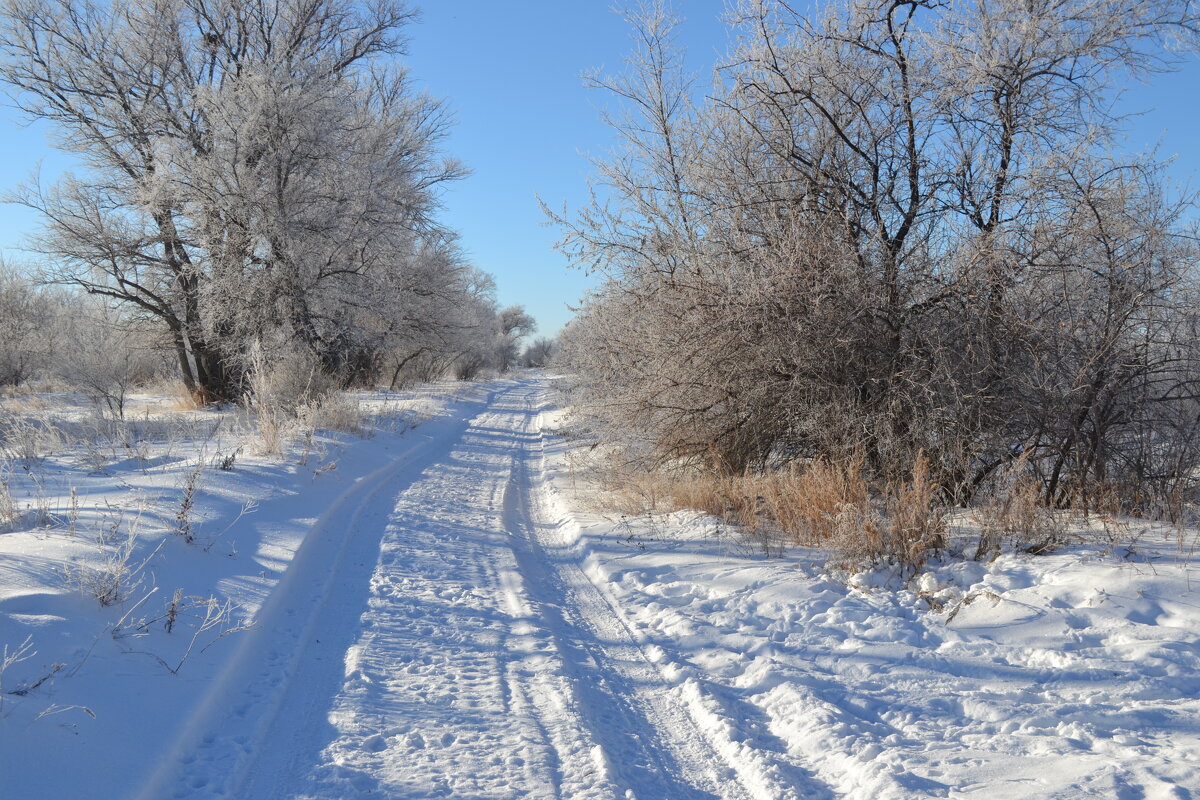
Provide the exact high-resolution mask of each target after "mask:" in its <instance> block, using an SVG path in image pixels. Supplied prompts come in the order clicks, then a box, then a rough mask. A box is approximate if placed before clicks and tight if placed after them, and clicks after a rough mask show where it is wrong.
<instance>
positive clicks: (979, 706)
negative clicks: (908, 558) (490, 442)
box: [543, 416, 1200, 798]
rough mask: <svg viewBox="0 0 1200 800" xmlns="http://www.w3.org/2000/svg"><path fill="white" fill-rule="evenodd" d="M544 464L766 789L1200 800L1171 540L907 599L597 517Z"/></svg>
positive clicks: (703, 707) (1198, 727)
mask: <svg viewBox="0 0 1200 800" xmlns="http://www.w3.org/2000/svg"><path fill="white" fill-rule="evenodd" d="M546 422H547V423H548V424H549V423H550V422H552V419H551V418H550V417H549V416H547V419H546ZM544 464H545V475H546V483H545V484H544V485H543V493H544V496H545V501H544V502H545V503H546V505H547V506H549V507H551V508H553V509H554V515H555V516H557V517H558V518H559V519H560V524H559V526H558V531H557V535H558V536H559V537H560V539H561V541H562V543H563V545H564V546H569V547H571V548H573V551H574V553H575V554H576V557H577V558H579V559H581V560H582V561H583V562H584V563H585V564H586V569H587V571H588V574H589V576H590V577H591V579H592V580H593V581H594V582H595V583H596V584H597V586H599V587H601V588H602V590H603V591H604V592H605V593H606V594H607V596H608V597H609V598H610V600H611V604H612V606H613V607H614V609H619V613H620V614H621V615H622V617H623V618H624V620H625V621H626V623H627V624H628V625H629V626H630V627H631V628H632V629H635V630H637V631H638V632H639V633H640V635H641V637H643V640H644V647H645V648H646V649H647V650H648V651H650V652H652V653H654V655H655V659H656V660H657V663H658V666H659V668H660V670H661V671H662V672H663V674H664V675H665V676H667V677H668V678H669V679H670V680H671V681H673V687H674V688H673V691H674V696H675V698H676V701H677V702H678V703H680V704H681V705H683V706H685V707H687V708H688V709H689V712H690V715H691V717H692V719H693V720H694V721H695V723H696V724H697V725H699V726H702V727H704V728H706V729H707V730H709V731H711V732H712V734H713V735H714V736H719V737H721V738H723V739H724V740H725V741H726V742H727V745H726V748H725V749H726V752H727V755H728V758H729V760H730V761H731V763H735V764H736V763H743V764H746V765H754V764H755V763H758V764H759V765H760V766H761V772H762V776H763V777H762V780H763V782H764V785H765V786H767V787H773V788H774V789H775V790H778V791H782V790H783V789H785V788H788V787H789V786H790V787H796V786H801V787H804V791H806V792H807V793H808V794H807V795H802V796H822V794H823V795H825V796H831V797H854V798H916V797H980V798H995V797H1004V798H1047V797H1062V798H1070V797H1147V798H1156V797H1161V798H1186V797H1192V796H1194V795H1197V794H1200V633H1198V632H1200V580H1196V574H1197V571H1196V564H1195V563H1194V562H1193V561H1191V560H1188V561H1184V562H1181V561H1180V556H1179V551H1178V550H1177V548H1176V547H1175V546H1174V544H1173V543H1172V542H1171V541H1169V540H1167V539H1166V538H1163V539H1162V541H1157V542H1155V541H1150V538H1152V537H1144V538H1143V541H1142V542H1141V546H1142V552H1141V554H1140V555H1139V558H1138V560H1134V561H1131V560H1124V559H1121V558H1117V557H1115V556H1114V555H1112V554H1103V553H1100V552H1096V551H1094V550H1088V549H1084V548H1068V549H1065V550H1063V551H1060V552H1058V553H1055V554H1051V555H1044V556H1025V555H1006V556H1003V557H1001V558H999V559H997V560H996V561H994V562H992V563H990V564H979V563H976V562H969V561H968V562H962V561H958V562H952V563H951V562H947V563H944V564H935V565H931V568H930V570H929V571H928V572H927V573H926V574H924V575H923V576H921V577H920V578H919V579H918V580H917V581H914V582H913V583H912V584H911V585H909V586H904V585H902V584H901V582H900V581H898V580H897V579H896V578H895V577H894V576H892V575H891V574H889V573H888V572H886V571H876V572H871V573H866V574H862V575H859V576H856V577H854V578H851V579H849V580H838V579H835V578H833V577H830V576H829V575H827V574H824V573H823V572H821V571H820V570H819V569H817V568H816V567H815V566H814V564H815V563H816V560H817V559H816V554H813V553H807V552H804V551H793V552H792V553H790V554H788V555H786V556H785V557H784V558H780V559H770V560H765V559H763V558H762V557H760V556H758V555H756V554H753V553H750V552H748V548H743V547H742V546H740V545H739V543H738V542H736V541H735V540H733V539H731V538H730V537H731V534H730V533H729V532H728V530H727V529H724V530H723V527H722V526H718V525H716V524H715V523H714V521H713V520H711V519H709V518H705V517H703V516H701V515H698V514H695V513H676V514H672V515H667V516H659V517H656V518H653V519H650V518H636V519H635V518H621V519H620V520H617V521H614V520H612V519H608V518H605V517H604V516H602V515H599V514H594V513H584V512H580V511H579V510H578V508H579V507H580V506H581V505H582V503H581V501H580V499H579V497H578V496H577V494H576V491H575V488H574V483H573V481H572V479H571V477H570V475H569V473H568V470H567V458H566V445H565V443H563V442H562V441H561V440H558V439H554V438H547V439H546V440H545V443H544ZM935 609H937V610H935ZM789 770H790V771H789ZM796 776H800V777H796ZM789 781H791V782H790V783H789ZM779 796H783V795H779Z"/></svg>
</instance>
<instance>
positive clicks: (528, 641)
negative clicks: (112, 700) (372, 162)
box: [142, 381, 762, 800]
mask: <svg viewBox="0 0 1200 800" xmlns="http://www.w3.org/2000/svg"><path fill="white" fill-rule="evenodd" d="M546 402H547V390H546V388H545V385H544V383H541V382H534V381H526V382H520V383H515V384H509V385H507V386H506V387H503V388H500V389H497V390H496V391H495V392H493V393H492V394H491V396H490V397H489V399H488V402H487V403H486V406H485V407H484V408H483V410H482V411H481V412H480V413H477V414H475V415H474V416H472V417H470V418H469V419H467V418H464V419H463V420H461V422H460V424H456V425H447V426H443V428H442V429H440V431H439V433H438V434H437V435H436V436H435V437H434V438H431V439H429V440H428V441H426V442H425V443H424V444H423V445H421V448H422V452H419V453H414V452H411V451H410V452H409V453H408V454H407V455H406V457H405V458H404V459H402V460H401V461H399V462H397V464H396V465H394V466H390V467H387V468H384V469H383V470H381V471H379V472H377V473H375V474H374V475H372V476H369V477H368V478H365V479H364V480H362V481H360V482H359V483H358V484H356V485H355V486H354V487H353V488H351V489H350V490H349V491H347V492H346V493H345V494H344V495H343V496H342V497H341V498H340V499H339V500H338V501H337V502H336V503H335V504H334V506H333V507H332V508H331V509H330V511H329V512H328V513H327V514H326V515H325V517H324V518H323V519H322V520H321V521H320V522H319V523H318V524H317V526H316V527H315V528H314V530H313V532H312V533H310V534H309V538H308V539H307V540H306V542H305V544H304V546H303V547H302V549H301V550H300V552H299V553H298V554H297V555H296V558H295V560H294V561H293V563H292V566H291V567H290V568H289V571H288V574H287V575H286V577H285V578H284V580H283V581H282V582H281V584H280V585H279V587H278V588H277V589H276V590H275V592H274V593H273V594H272V597H271V599H270V600H269V601H268V603H267V604H266V605H265V606H264V608H263V610H262V612H261V613H260V615H259V620H258V623H257V625H256V627H255V629H254V630H253V631H251V632H250V633H249V634H247V640H246V641H245V642H243V643H242V645H241V647H240V649H239V652H238V654H237V656H236V657H235V658H234V660H233V663H231V665H230V666H229V668H228V669H227V670H226V672H225V674H224V675H223V677H222V679H221V680H220V681H218V682H217V683H216V684H215V685H214V687H213V689H212V690H211V691H210V693H209V697H208V699H207V701H206V702H205V703H204V704H202V706H201V709H200V711H199V712H198V713H197V714H196V715H195V716H194V718H193V719H192V720H191V721H190V724H189V725H188V726H187V728H186V730H185V731H184V733H183V735H182V737H181V738H180V741H179V742H178V743H177V745H176V746H175V749H174V753H173V754H172V756H171V757H170V758H169V759H167V760H166V761H165V762H164V765H163V768H162V769H161V770H160V771H159V772H158V774H157V775H156V776H155V777H154V779H153V780H152V781H151V782H150V783H149V784H148V785H147V786H146V787H145V790H144V791H143V794H142V796H143V797H145V798H160V797H170V796H174V797H196V798H200V797H242V798H256V800H257V799H259V798H262V799H263V800H266V799H267V798H308V797H311V798H350V797H359V796H364V797H368V796H369V797H380V796H383V797H395V798H428V797H458V798H463V797H488V798H507V797H513V798H515V797H535V798H541V797H567V798H633V797H637V798H643V799H647V798H678V799H679V800H686V799H687V798H731V799H734V800H735V799H736V798H746V797H756V796H762V794H761V792H758V793H756V792H755V791H754V788H755V786H758V785H761V784H759V783H757V782H755V781H753V780H750V781H744V780H743V776H742V774H741V773H740V770H742V769H744V768H751V769H753V768H756V767H757V765H756V764H754V763H753V762H752V761H751V762H749V763H747V764H739V763H736V762H735V763H730V762H729V761H727V760H726V759H725V758H723V757H722V753H721V749H720V746H719V743H714V742H713V741H712V740H711V737H709V736H707V735H706V734H705V733H704V732H703V731H702V729H701V728H699V727H697V725H696V724H695V722H694V721H693V720H692V719H691V718H690V717H689V716H688V714H687V712H686V711H685V710H684V709H683V708H682V707H681V706H679V705H678V704H677V703H675V702H673V700H672V697H671V694H670V692H669V687H668V685H667V682H666V679H665V677H664V675H663V674H662V672H661V671H660V669H659V667H657V666H656V665H655V664H654V662H653V661H652V660H651V659H649V658H648V657H647V655H646V654H645V652H644V651H643V646H644V645H643V643H642V642H640V641H639V639H638V637H637V636H636V635H635V634H634V633H633V632H631V630H630V629H629V628H628V627H626V624H625V623H624V622H623V621H622V620H623V614H622V613H621V612H620V611H619V610H617V609H616V608H614V607H613V606H612V603H611V600H610V599H609V598H608V596H607V595H606V594H605V593H603V592H602V591H600V590H599V589H598V588H597V587H596V586H595V585H593V584H592V582H591V581H590V580H589V578H588V577H587V576H586V575H585V574H584V572H583V571H582V570H581V569H580V568H579V566H578V564H577V561H576V560H575V559H574V558H572V557H570V555H569V554H568V553H567V552H566V551H565V550H564V548H563V547H562V546H561V542H560V541H559V537H558V535H557V528H558V523H559V521H558V520H555V519H553V518H550V516H549V511H548V508H547V506H546V504H545V503H543V502H541V500H540V496H539V487H540V485H541V480H540V474H539V470H540V465H541V460H540V456H541V443H542V430H541V425H540V424H539V415H540V413H541V410H542V408H543V406H544V404H545V403H546ZM476 411H478V408H476ZM559 551H562V552H559Z"/></svg>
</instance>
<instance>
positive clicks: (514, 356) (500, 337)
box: [493, 305, 537, 372]
mask: <svg viewBox="0 0 1200 800" xmlns="http://www.w3.org/2000/svg"><path fill="white" fill-rule="evenodd" d="M535 330H537V322H536V321H535V320H534V319H533V317H531V316H529V314H527V313H525V308H524V307H523V306H519V305H518V306H508V307H507V308H504V309H502V310H501V311H500V313H499V314H498V315H497V316H496V344H495V350H494V356H493V358H494V362H495V366H496V369H497V370H499V371H500V372H508V371H509V370H510V369H511V368H512V367H514V366H515V365H516V364H517V362H518V360H519V357H520V353H521V350H520V345H521V339H522V338H524V337H525V336H528V335H529V334H531V333H533V332H534V331H535Z"/></svg>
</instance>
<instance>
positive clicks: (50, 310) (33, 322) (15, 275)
mask: <svg viewBox="0 0 1200 800" xmlns="http://www.w3.org/2000/svg"><path fill="white" fill-rule="evenodd" d="M57 311H58V308H57V306H56V303H55V302H54V298H52V297H50V296H48V295H47V294H46V293H45V292H44V291H43V290H40V289H38V288H37V287H36V286H35V285H34V283H33V281H32V280H31V279H29V278H28V277H26V276H24V275H22V274H21V273H19V272H17V271H16V270H15V269H13V268H11V267H9V266H7V265H6V264H5V263H4V262H3V261H2V260H0V386H20V385H21V384H22V383H24V382H26V381H28V380H29V379H30V378H32V377H34V376H35V375H36V374H37V373H39V372H40V371H43V370H44V369H45V368H46V367H47V365H48V364H49V362H50V359H51V356H52V353H53V351H54V347H55V342H54V336H53V331H54V328H55V322H56V321H57Z"/></svg>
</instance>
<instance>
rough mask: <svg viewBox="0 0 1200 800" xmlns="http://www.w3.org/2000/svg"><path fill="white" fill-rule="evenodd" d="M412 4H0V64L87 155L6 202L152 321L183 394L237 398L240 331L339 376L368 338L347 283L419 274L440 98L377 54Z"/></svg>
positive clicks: (382, 282)
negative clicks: (25, 208) (23, 208)
mask: <svg viewBox="0 0 1200 800" xmlns="http://www.w3.org/2000/svg"><path fill="white" fill-rule="evenodd" d="M411 17H412V13H411V12H410V11H409V10H408V9H407V8H405V7H404V6H403V5H402V4H401V3H399V2H393V1H392V0H385V1H384V2H379V3H371V4H359V3H352V2H348V0H270V1H269V2H264V3H241V2H233V1H232V0H156V1H155V2H152V3H141V2H133V0H117V1H116V2H111V3H110V2H101V1H100V0H6V1H5V2H4V3H3V5H2V6H0V54H2V55H3V61H2V64H0V75H2V77H3V78H4V79H5V80H6V81H7V82H8V83H9V84H10V85H11V86H12V87H13V88H14V96H15V98H16V100H17V102H18V104H19V105H20V106H21V107H22V108H23V109H24V111H25V112H26V113H27V114H28V115H29V116H31V117H33V118H39V119H45V120H48V121H50V122H51V123H53V124H54V126H55V131H56V136H57V138H58V142H59V144H60V145H61V146H62V147H64V148H65V149H68V150H70V151H72V152H75V153H77V154H78V155H79V156H80V157H81V159H82V161H83V163H84V165H85V169H84V170H83V171H82V172H81V173H80V174H77V175H71V176H67V177H66V178H64V179H63V180H61V181H60V182H59V183H58V184H56V185H54V186H49V187H46V186H41V185H39V184H37V183H36V182H35V183H34V184H33V185H31V186H29V187H27V188H26V189H25V190H24V191H23V192H21V193H20V194H19V196H18V198H17V199H18V200H19V201H20V202H24V203H26V204H27V205H30V206H32V207H34V208H36V209H38V210H40V211H41V212H43V214H44V215H45V218H46V227H45V230H44V232H43V233H42V235H40V236H39V237H38V238H37V240H36V244H35V246H36V247H37V249H38V250H40V251H41V252H42V253H43V254H44V255H45V256H46V259H47V267H46V279H47V280H49V281H51V282H54V283H59V284H63V285H70V286H75V287H77V288H80V289H82V290H84V291H86V292H88V293H91V294H96V295H101V296H104V297H108V298H110V299H112V300H115V301H118V302H120V303H122V304H123V305H124V306H125V308H126V313H127V314H131V315H134V316H137V317H142V318H145V319H148V320H151V321H153V322H154V323H155V324H157V325H159V326H161V327H162V328H164V329H165V331H166V332H167V334H168V335H169V337H170V340H171V341H172V343H173V346H174V349H175V352H176V356H177V361H178V364H179V370H180V373H181V375H182V377H183V380H184V382H185V383H186V384H187V386H188V388H189V389H191V390H192V391H194V392H195V393H197V394H199V395H202V396H207V397H236V396H239V395H240V393H241V390H242V388H243V387H242V385H241V380H242V371H243V369H244V366H245V365H244V360H245V356H246V354H247V353H248V351H249V348H250V347H251V346H252V345H253V343H255V342H259V343H261V342H263V341H268V340H271V341H285V342H288V343H289V345H288V346H289V347H290V346H291V344H290V343H292V342H295V343H298V344H299V346H301V347H302V348H304V349H306V350H307V351H308V352H309V353H310V354H311V356H312V358H313V359H315V361H316V362H317V363H319V364H320V365H321V368H322V369H324V370H327V371H329V372H331V373H344V372H347V371H348V372H353V371H354V369H355V368H356V366H357V365H359V363H360V361H359V357H358V354H359V352H360V350H361V349H362V347H363V346H364V339H363V337H365V339H366V340H369V339H370V336H369V335H368V334H369V333H372V332H374V331H372V330H371V328H372V325H373V324H374V323H371V322H370V321H369V318H370V317H371V314H362V313H360V312H361V310H362V309H361V308H360V306H361V298H362V297H364V296H374V297H376V298H378V297H379V293H378V291H377V290H378V289H379V287H383V286H387V285H395V284H396V283H397V282H400V283H405V282H407V283H408V284H411V283H412V282H413V281H414V280H416V275H417V274H422V273H425V274H427V273H428V272H429V268H430V267H429V265H428V264H418V265H416V267H415V269H414V262H415V261H416V260H419V258H420V255H421V254H422V253H427V252H431V251H432V252H436V251H437V250H438V248H437V246H436V244H433V245H431V243H436V242H438V241H440V240H443V239H444V238H445V235H444V233H442V232H441V231H439V230H438V229H437V225H436V223H435V220H434V215H435V212H436V210H437V206H438V204H437V197H436V189H437V186H438V185H439V184H441V183H442V182H444V181H447V180H451V179H453V178H456V177H458V176H460V175H461V174H462V169H461V167H460V166H459V165H458V164H457V163H455V162H453V161H449V160H444V159H442V158H440V157H439V156H438V155H437V150H436V148H437V144H438V141H439V140H440V138H441V136H442V135H443V133H444V130H445V125H446V117H445V115H444V113H443V111H442V108H441V106H440V104H439V103H438V102H437V101H435V100H432V99H430V98H429V97H427V96H425V95H424V94H422V93H421V92H419V91H417V90H416V89H414V88H413V87H412V85H411V82H410V81H409V80H408V77H407V75H406V73H405V71H404V70H403V69H402V68H401V67H399V66H398V64H397V63H396V61H395V57H396V56H397V55H398V54H400V53H401V51H402V49H403V44H404V38H403V31H404V27H405V25H406V23H407V22H408V21H409V20H410V19H411ZM439 263H445V262H444V260H443V261H441V262H439ZM405 270H408V271H409V274H407V275H399V276H397V275H393V274H391V273H394V272H397V271H400V272H403V271H405ZM438 279H439V280H440V276H439V277H438ZM443 282H444V281H443ZM431 291H436V288H435V289H431ZM425 322H426V323H427V324H429V325H435V324H436V320H434V319H429V320H426V321H425ZM376 327H377V326H376Z"/></svg>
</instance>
